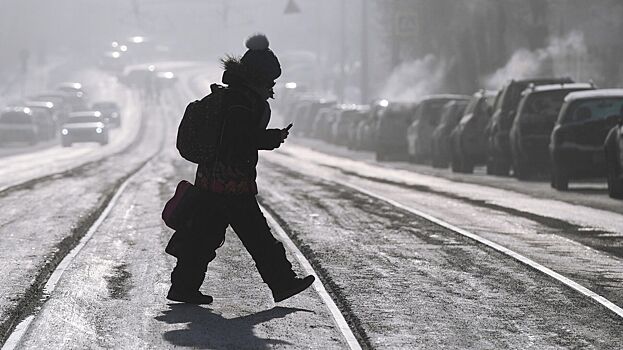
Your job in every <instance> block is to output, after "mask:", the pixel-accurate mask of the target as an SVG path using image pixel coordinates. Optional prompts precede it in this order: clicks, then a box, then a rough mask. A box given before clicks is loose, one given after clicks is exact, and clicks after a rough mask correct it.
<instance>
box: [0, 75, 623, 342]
mask: <svg viewBox="0 0 623 350" xmlns="http://www.w3.org/2000/svg"><path fill="white" fill-rule="evenodd" d="M179 67H180V69H181V70H184V69H185V73H184V74H183V79H182V80H181V82H182V83H183V84H180V86H178V87H179V89H178V90H175V91H171V92H169V93H167V94H166V95H165V96H164V98H163V100H162V101H161V103H160V105H159V106H143V105H141V104H140V103H138V102H139V101H135V102H132V101H131V97H129V99H130V102H129V103H128V106H127V108H130V109H131V110H134V111H137V113H138V111H140V112H141V114H142V116H143V117H144V118H143V119H142V120H144V124H143V126H142V127H141V128H139V129H140V133H138V134H137V135H138V137H137V138H136V140H137V141H128V140H127V138H125V137H124V138H122V139H123V140H124V141H126V142H130V144H131V146H126V147H128V149H127V151H125V152H114V151H112V150H111V151H110V153H108V154H107V155H106V156H102V155H99V156H101V157H102V158H101V159H100V160H97V161H95V162H91V163H89V165H87V166H79V165H80V163H81V162H86V161H89V160H91V159H92V158H89V157H91V156H89V155H88V154H89V153H88V151H84V152H86V153H85V154H84V155H83V154H80V155H76V156H75V157H71V159H72V160H71V162H72V163H71V164H69V165H66V166H69V167H71V166H72V164H73V167H76V166H78V168H77V169H79V170H76V171H70V172H65V173H63V174H64V175H62V176H56V177H47V178H45V179H43V180H42V181H36V182H33V183H32V185H28V186H21V187H17V188H13V189H11V190H8V191H5V192H2V193H0V204H2V205H3V207H4V208H9V209H8V210H5V211H3V213H1V214H0V239H1V240H2V246H1V247H0V275H2V276H3V277H4V281H3V282H2V283H1V284H0V291H2V293H1V294H0V295H2V296H3V298H2V299H1V300H0V316H1V317H2V318H1V319H0V321H1V322H2V327H3V328H2V329H0V330H1V331H2V332H5V334H4V335H3V339H6V337H8V334H9V333H8V332H9V331H11V330H13V328H14V326H15V322H16V321H18V320H22V319H24V318H25V317H27V316H28V315H31V317H28V318H26V320H27V322H24V323H22V326H21V327H18V329H17V331H16V332H14V333H13V334H14V336H13V337H12V338H11V340H10V342H9V343H7V344H8V346H16V348H20V349H22V348H23V349H42V348H54V349H72V348H98V349H99V348H102V349H104V348H118V349H154V348H163V349H165V348H174V347H189V348H211V349H212V348H214V349H226V348H249V349H263V348H297V349H298V348H311V349H320V348H321V349H333V348H336V349H337V348H340V349H346V348H349V347H350V348H352V347H353V345H352V344H350V345H349V343H348V338H347V336H345V335H344V334H343V332H342V331H341V329H340V324H339V320H338V321H336V319H335V318H334V317H333V315H332V314H331V310H330V308H329V306H328V303H327V301H326V300H324V299H322V296H321V294H319V293H318V292H317V291H316V289H311V288H310V289H309V290H307V291H305V292H304V293H302V294H301V295H299V296H297V297H295V298H292V299H291V300H288V301H286V302H283V303H279V304H277V305H276V304H274V303H273V302H272V301H271V298H270V292H269V290H268V288H267V287H266V286H265V285H263V284H262V283H261V280H260V278H259V275H258V274H257V272H256V271H255V269H254V266H253V261H252V260H251V258H250V257H249V256H248V254H247V253H246V252H245V251H244V249H243V247H242V245H241V244H240V243H239V241H238V240H237V238H236V237H235V235H234V234H233V233H232V232H230V233H228V235H227V240H226V242H225V245H224V246H223V247H222V248H220V249H219V251H218V256H217V259H216V260H215V261H214V263H213V264H211V265H210V268H209V270H208V276H207V278H206V282H205V283H204V285H203V288H202V289H203V291H204V292H206V293H209V294H211V295H213V296H214V297H215V301H214V304H213V305H210V306H209V307H196V306H185V305H178V304H174V303H168V302H167V301H166V300H165V299H164V295H165V294H166V291H167V288H168V280H169V273H170V270H171V268H172V266H173V263H174V259H172V258H171V257H170V256H167V255H166V254H165V253H164V252H163V248H164V246H165V244H166V242H167V240H168V238H169V237H170V234H171V231H170V230H169V229H167V228H166V227H165V226H164V225H163V223H162V222H161V220H160V218H159V215H160V210H161V208H162V204H163V203H164V201H166V199H168V197H169V196H170V195H171V192H172V189H173V188H174V186H175V184H176V183H177V181H179V180H180V179H184V178H185V179H192V178H193V169H194V167H193V166H192V165H191V164H189V163H187V162H185V161H183V160H181V159H180V158H179V156H178V154H177V152H176V150H175V148H174V138H175V132H176V127H177V122H178V121H179V118H180V116H181V112H182V111H183V108H184V106H185V104H186V103H187V102H188V101H189V100H192V99H194V98H196V97H197V96H200V95H201V92H202V91H207V90H206V89H207V85H206V83H207V82H210V81H213V80H214V79H215V77H217V75H216V73H215V68H214V67H211V68H206V69H207V70H209V72H207V73H205V72H204V71H203V70H201V69H199V68H196V67H194V68H190V67H189V66H184V65H180V66H179ZM206 76H208V77H209V79H208V80H206V78H205V77H206ZM128 94H129V96H131V95H132V93H131V92H128ZM139 119H140V118H139ZM141 135H142V136H141ZM117 147H122V146H117ZM111 148H113V146H111ZM312 148H313V149H312ZM85 150H88V148H85ZM72 151H73V150H72ZM41 152H51V153H52V155H51V157H61V156H60V152H58V151H53V150H52V149H50V150H46V151H41ZM16 157H33V158H31V162H28V161H24V164H31V163H32V159H35V156H34V153H33V154H32V155H20V156H16ZM366 157H367V156H366V155H365V154H363V153H358V152H351V151H345V150H338V149H335V148H333V147H332V146H328V145H323V144H319V143H315V142H312V141H309V140H303V139H293V140H291V141H290V142H288V143H286V144H285V145H284V146H282V148H281V149H280V150H279V151H277V152H262V157H261V160H260V167H259V174H260V176H259V179H258V182H259V187H260V199H261V202H262V204H263V205H264V206H265V207H266V208H267V209H268V210H269V212H270V213H271V214H272V215H273V216H274V217H275V218H276V220H277V222H278V223H279V225H280V226H281V227H282V228H283V229H284V230H285V232H286V233H287V234H288V235H289V236H290V237H291V238H292V240H293V241H294V243H295V244H296V245H297V246H298V248H299V249H300V250H301V252H302V253H303V254H304V255H305V257H306V259H308V260H309V262H310V263H311V265H312V267H313V268H314V270H315V271H316V273H317V274H318V275H319V276H320V280H321V281H320V282H317V283H322V284H323V285H324V286H325V288H326V289H327V290H328V291H329V294H330V296H331V297H332V298H333V301H334V302H335V304H337V306H338V308H339V310H340V311H341V314H342V316H343V318H344V319H345V320H346V321H347V322H348V325H349V326H350V329H351V330H352V332H353V333H354V335H355V336H356V337H357V340H358V341H359V345H360V346H361V347H363V348H378V349H385V348H392V349H404V348H421V349H463V348H483V349H497V348H510V349H527V348H531V349H567V348H582V349H618V348H620V346H619V345H620V344H621V343H623V339H622V338H623V318H621V317H620V316H618V315H617V314H616V313H615V312H613V311H612V310H610V309H607V308H606V307H605V306H604V305H603V304H600V303H598V302H597V301H596V300H595V299H591V298H589V297H587V296H586V295H583V294H581V293H580V292H578V291H577V290H574V289H572V288H570V287H569V286H567V285H565V284H563V283H561V282H560V281H558V280H555V279H554V278H552V277H551V276H549V275H547V274H544V273H542V272H540V271H538V270H535V269H533V268H531V267H528V266H526V264H525V263H522V262H519V261H518V260H516V259H514V258H511V257H509V256H508V255H505V254H503V253H500V252H499V251H496V250H494V249H491V248H490V247H487V246H485V245H483V244H481V243H478V242H476V241H474V240H472V239H469V238H466V237H465V236H463V235H461V234H459V233H458V232H457V231H456V230H452V229H449V228H448V227H442V226H440V225H438V224H436V223H433V222H431V221H430V220H428V219H427V218H426V217H423V216H422V215H418V214H417V213H418V212H423V213H426V214H427V215H431V216H434V217H436V218H439V219H440V220H443V221H445V222H447V223H449V224H451V225H454V226H456V227H458V228H460V229H463V230H467V231H469V232H471V233H474V234H475V235H478V236H480V237H482V238H483V239H486V240H489V241H492V242H495V243H496V244H499V245H500V246H503V247H505V248H507V249H510V250H512V251H514V252H517V253H518V254H520V255H522V256H524V257H526V259H530V260H531V261H534V262H535V263H538V264H540V265H542V266H544V267H546V268H549V269H551V270H553V271H554V272H556V273H558V274H560V275H562V276H564V277H567V278H569V279H571V280H573V281H574V282H577V283H578V284H580V285H581V286H583V287H586V288H587V289H588V290H590V291H592V292H594V293H596V294H598V295H600V296H602V297H604V298H605V299H607V300H608V301H610V302H612V303H613V304H614V305H615V306H618V307H621V306H623V291H622V287H623V283H621V282H622V281H623V267H622V264H621V259H622V258H623V250H622V247H623V238H622V237H621V236H622V233H623V216H622V215H621V210H620V209H619V207H618V206H617V204H618V203H617V202H613V201H611V200H610V199H607V198H606V199H600V198H598V196H594V195H588V196H586V194H585V193H582V191H576V192H572V193H567V194H556V195H551V196H550V195H547V194H546V193H544V191H543V189H540V187H539V186H541V185H542V184H538V183H528V184H517V183H516V182H512V181H511V180H501V179H496V178H492V177H480V178H478V177H475V176H474V177H470V178H452V177H450V176H446V175H440V174H435V173H433V172H431V171H428V170H423V169H419V168H418V167H417V166H411V165H404V164H399V163H389V164H379V163H376V162H374V161H371V160H369V159H366ZM5 159H9V158H2V159H0V161H5ZM25 159H26V158H25ZM57 163H58V161H56V160H50V161H49V163H47V164H46V163H43V164H44V165H45V166H43V168H45V169H51V165H53V164H57ZM7 164H8V163H7ZM10 164H15V165H11V167H13V168H12V170H11V173H10V174H11V176H10V177H11V178H12V179H22V178H23V179H26V180H27V179H28V178H29V177H31V178H32V176H33V175H31V172H32V171H33V170H31V169H29V168H27V167H24V168H21V167H20V166H18V165H17V164H18V162H15V163H13V162H11V163H10ZM32 165H33V164H31V166H32ZM129 176H130V177H129ZM488 178H491V179H490V180H491V184H490V185H488V184H487V181H488V180H487V179H488ZM0 179H2V181H6V183H7V184H6V185H5V186H9V185H11V181H9V179H7V178H6V177H5V175H2V176H1V177H0ZM122 184H123V185H122ZM120 186H121V187H120ZM120 188H121V189H122V191H121V190H120ZM118 191H119V192H118ZM115 193H118V195H117V196H115V197H114V198H115V201H114V202H113V203H112V204H111V206H110V208H109V209H110V211H105V213H106V216H105V217H102V221H101V225H99V226H97V227H96V228H94V229H93V230H92V231H91V233H90V235H88V236H87V238H88V239H87V240H85V241H83V242H82V243H83V245H82V246H80V247H81V250H79V251H75V256H74V255H73V253H72V254H70V255H69V256H70V257H71V259H69V260H67V264H66V265H64V264H61V265H60V266H61V267H59V269H60V272H62V274H60V272H57V274H56V276H60V278H59V279H58V282H57V283H56V284H55V288H54V289H53V290H48V293H45V294H44V293H43V285H45V283H46V281H47V280H48V278H49V276H50V274H51V272H52V270H55V269H56V268H57V266H58V264H59V262H60V260H61V259H63V257H65V256H66V255H67V254H68V253H69V251H70V250H71V248H73V247H74V246H75V245H76V242H77V240H79V239H80V238H81V237H83V236H84V235H85V234H87V231H88V229H89V227H91V224H92V223H93V222H94V221H95V219H96V218H97V217H99V216H100V214H101V213H102V211H104V208H105V207H106V206H107V204H108V203H109V201H110V199H111V198H113V195H114V194H115ZM379 197H382V198H379ZM407 209H412V210H407ZM24 218H26V219H24ZM288 254H289V255H290V257H291V260H293V261H295V264H294V265H295V269H297V270H298V271H299V272H300V273H303V269H304V267H303V266H302V265H300V264H299V263H298V262H297V260H296V259H295V257H294V255H293V252H292V251H290V252H288ZM57 271H59V270H57ZM15 313H18V314H19V317H15ZM355 348H356V346H355Z"/></svg>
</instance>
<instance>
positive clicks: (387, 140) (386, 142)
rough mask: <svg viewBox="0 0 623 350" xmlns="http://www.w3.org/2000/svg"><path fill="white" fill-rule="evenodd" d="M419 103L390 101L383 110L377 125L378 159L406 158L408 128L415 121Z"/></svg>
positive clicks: (376, 152)
mask: <svg viewBox="0 0 623 350" xmlns="http://www.w3.org/2000/svg"><path fill="white" fill-rule="evenodd" d="M416 109H417V104H415V103H408V102H389V104H388V106H387V107H386V108H384V109H382V110H381V112H380V115H379V120H378V123H377V125H376V146H375V147H374V151H375V155H376V160H377V161H379V162H382V161H386V160H391V159H403V158H404V159H406V158H407V157H408V150H407V128H408V127H409V125H411V123H412V122H413V118H414V116H415V113H416Z"/></svg>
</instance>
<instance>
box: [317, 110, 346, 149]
mask: <svg viewBox="0 0 623 350" xmlns="http://www.w3.org/2000/svg"><path fill="white" fill-rule="evenodd" d="M339 112H340V107H339V106H338V105H334V106H331V107H327V108H322V109H320V110H319V111H318V116H317V117H316V119H315V120H314V126H313V132H314V134H313V135H314V137H316V138H318V139H321V140H324V141H327V142H330V141H331V137H332V134H331V128H332V126H333V123H334V121H335V119H336V118H337V114H338V113H339Z"/></svg>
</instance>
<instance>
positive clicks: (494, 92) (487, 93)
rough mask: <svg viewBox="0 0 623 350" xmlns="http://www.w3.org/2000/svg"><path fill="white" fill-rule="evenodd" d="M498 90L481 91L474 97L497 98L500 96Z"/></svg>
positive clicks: (475, 93)
mask: <svg viewBox="0 0 623 350" xmlns="http://www.w3.org/2000/svg"><path fill="white" fill-rule="evenodd" d="M498 92H499V91H498V90H485V89H480V90H478V91H476V92H474V94H473V95H472V96H473V97H478V98H481V97H495V96H497V95H498Z"/></svg>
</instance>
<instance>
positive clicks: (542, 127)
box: [509, 83, 595, 179]
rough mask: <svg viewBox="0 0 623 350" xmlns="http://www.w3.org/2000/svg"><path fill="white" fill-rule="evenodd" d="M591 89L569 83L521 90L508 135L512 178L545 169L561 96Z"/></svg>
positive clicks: (562, 100) (583, 84) (520, 177)
mask: <svg viewBox="0 0 623 350" xmlns="http://www.w3.org/2000/svg"><path fill="white" fill-rule="evenodd" d="M593 89H595V85H594V84H590V83H570V84H552V85H539V86H535V85H532V86H530V87H528V88H527V89H526V90H524V92H522V94H521V96H522V98H521V102H520V103H519V106H518V107H517V114H516V116H515V119H514V121H513V126H512V127H511V130H510V135H509V138H510V144H511V155H512V159H513V175H514V176H515V177H516V178H518V179H528V178H530V177H531V176H532V175H533V174H535V173H543V172H548V171H549V152H548V145H549V138H550V135H551V133H552V129H553V128H554V123H555V122H556V118H558V112H560V107H562V103H563V102H564V98H565V96H567V94H569V93H571V92H575V91H583V90H593Z"/></svg>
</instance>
